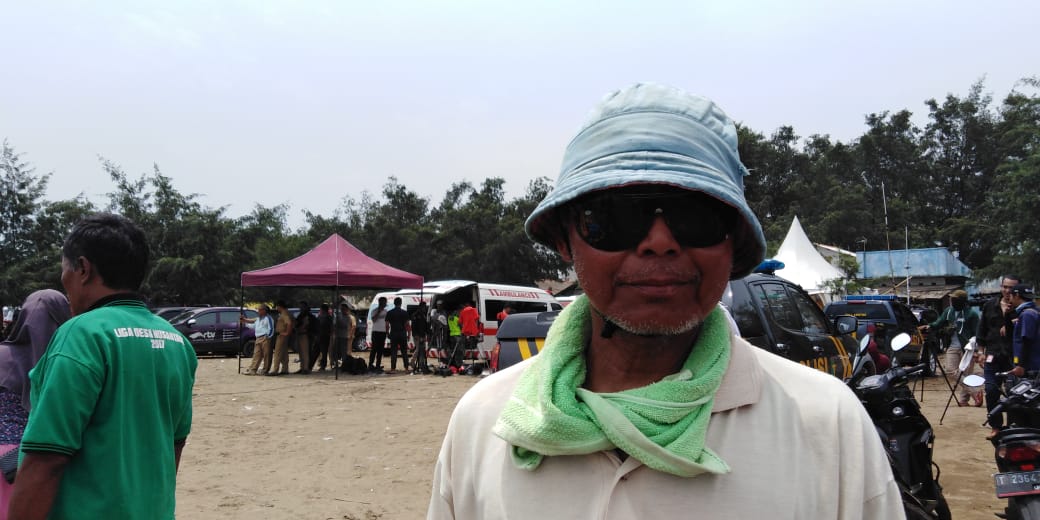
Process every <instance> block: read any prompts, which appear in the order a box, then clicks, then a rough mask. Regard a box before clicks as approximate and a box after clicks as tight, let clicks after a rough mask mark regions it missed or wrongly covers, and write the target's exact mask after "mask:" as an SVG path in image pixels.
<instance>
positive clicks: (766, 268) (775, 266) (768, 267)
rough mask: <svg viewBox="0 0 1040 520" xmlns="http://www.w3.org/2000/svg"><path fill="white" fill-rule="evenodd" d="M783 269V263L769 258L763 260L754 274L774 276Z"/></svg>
mask: <svg viewBox="0 0 1040 520" xmlns="http://www.w3.org/2000/svg"><path fill="white" fill-rule="evenodd" d="M783 268H784V263H783V262H781V261H779V260H777V259H775V258H767V259H765V260H763V261H762V263H761V264H758V267H756V268H755V270H754V272H756V273H762V274H773V273H775V272H777V271H779V270H781V269H783Z"/></svg>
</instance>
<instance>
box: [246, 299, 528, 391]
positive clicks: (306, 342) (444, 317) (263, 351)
mask: <svg viewBox="0 0 1040 520" xmlns="http://www.w3.org/2000/svg"><path fill="white" fill-rule="evenodd" d="M299 304H300V307H299V312H298V313H297V314H296V316H295V318H294V317H293V316H292V313H291V312H290V311H289V309H288V307H287V304H286V302H284V301H278V302H277V303H276V304H275V306H274V309H270V308H268V307H267V305H264V304H261V305H259V306H258V307H257V308H256V310H257V314H258V316H257V317H255V318H248V317H245V316H243V317H242V318H241V321H242V322H243V323H244V324H245V325H246V326H248V327H252V328H253V329H254V333H255V338H256V339H255V343H254V348H253V355H252V358H251V360H250V363H249V365H248V367H247V368H246V369H245V371H243V374H244V375H247V376H252V375H267V376H278V375H284V374H288V373H290V369H289V364H290V361H291V360H290V359H289V351H290V349H291V348H295V350H296V352H297V354H298V358H297V359H296V362H298V363H299V368H298V369H297V370H295V371H292V372H291V373H294V374H308V373H310V372H311V371H313V370H315V366H317V368H316V370H317V371H319V372H324V371H325V370H326V369H327V368H333V367H336V366H337V365H338V366H339V367H341V369H342V370H349V368H348V365H349V363H350V362H351V361H354V360H355V359H356V358H354V354H355V353H358V354H360V352H355V350H354V348H353V346H354V345H358V344H360V343H359V342H358V339H359V338H357V337H356V335H357V334H358V330H359V327H358V325H359V323H358V319H357V317H356V316H355V314H354V312H353V311H354V309H353V306H352V305H351V304H349V303H347V302H346V301H343V302H342V303H341V304H340V308H339V310H338V312H337V313H336V314H335V315H334V314H333V313H332V311H331V308H330V306H329V304H327V303H323V304H321V306H320V308H319V310H318V313H317V316H315V315H314V314H312V313H311V312H310V307H309V305H308V303H307V302H306V301H301V302H299ZM511 312H512V309H511V307H510V306H508V305H506V306H505V307H504V308H503V310H502V311H501V312H499V313H498V315H497V316H496V318H497V319H498V321H500V322H501V321H502V320H504V319H505V317H506V316H508V315H509V314H510V313H511ZM367 319H368V322H369V323H370V325H369V326H370V327H371V329H372V332H371V342H370V344H367V345H366V347H367V350H368V363H367V365H366V368H365V370H364V372H365V373H369V374H383V373H386V374H394V373H397V370H398V360H399V359H400V361H401V367H402V368H403V370H404V372H406V373H412V374H429V373H432V372H433V370H432V369H431V368H430V363H429V359H430V358H433V359H436V360H437V363H438V365H439V366H442V367H444V368H445V369H447V370H449V371H450V372H452V373H458V372H459V371H460V370H462V369H463V368H465V358H466V354H467V353H472V352H477V351H478V350H479V348H478V346H479V343H480V341H481V340H482V338H483V333H484V331H483V325H482V324H481V322H480V313H479V311H477V308H476V304H475V302H472V301H470V302H467V303H465V304H464V305H461V306H451V307H450V308H446V306H445V302H444V301H442V300H438V301H437V302H436V304H435V306H434V308H433V309H430V307H429V305H427V303H426V302H425V301H422V302H420V303H419V305H418V306H416V307H415V308H414V309H413V310H411V311H409V310H408V309H407V308H406V307H405V306H404V305H403V303H402V299H401V298H400V297H397V298H394V300H393V301H392V302H388V301H387V299H386V298H385V297H380V298H378V299H377V300H376V302H375V304H374V305H373V306H372V307H371V308H370V309H369V312H368V317H367ZM361 339H362V340H363V339H364V338H361ZM386 355H389V358H390V359H389V361H390V366H389V369H387V368H386V367H385V366H384V365H383V357H384V356H386ZM350 371H351V373H355V371H353V370H350Z"/></svg>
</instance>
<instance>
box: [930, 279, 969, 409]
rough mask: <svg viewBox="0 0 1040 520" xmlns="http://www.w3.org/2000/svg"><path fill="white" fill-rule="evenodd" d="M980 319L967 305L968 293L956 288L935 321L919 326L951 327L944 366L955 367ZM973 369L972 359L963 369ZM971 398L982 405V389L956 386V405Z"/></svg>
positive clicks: (958, 363)
mask: <svg viewBox="0 0 1040 520" xmlns="http://www.w3.org/2000/svg"><path fill="white" fill-rule="evenodd" d="M980 319H981V316H980V315H979V311H978V309H976V308H975V307H972V306H970V305H968V293H967V292H965V291H963V290H960V289H958V290H956V291H953V292H952V293H950V305H948V306H947V307H946V308H945V309H943V311H942V313H940V314H939V317H938V318H936V319H935V321H933V322H931V323H929V324H927V325H922V326H920V327H919V328H920V329H923V330H926V331H927V330H933V329H939V328H940V327H949V328H950V329H952V332H953V333H952V334H950V345H949V346H948V347H947V348H946V363H945V366H947V367H957V366H959V365H960V362H961V358H962V357H963V355H964V347H966V346H968V342H969V341H970V340H971V338H972V337H973V336H975V333H976V332H977V331H978V329H979V321H980ZM974 369H975V362H974V360H973V361H972V362H971V363H970V364H969V366H968V369H967V370H965V373H966V374H971V373H973V372H974ZM971 398H974V399H975V406H982V389H981V388H968V387H967V386H966V385H958V386H957V405H958V406H968V405H969V404H970V399H971Z"/></svg>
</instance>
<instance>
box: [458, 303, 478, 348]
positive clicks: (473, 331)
mask: <svg viewBox="0 0 1040 520" xmlns="http://www.w3.org/2000/svg"><path fill="white" fill-rule="evenodd" d="M474 305H475V304H474V303H473V302H468V303H466V306H465V307H463V308H462V310H461V311H459V325H460V326H461V327H462V338H463V341H464V343H463V345H465V347H466V348H467V349H475V348H477V339H478V336H480V313H479V312H477V308H476V307H475V306H474Z"/></svg>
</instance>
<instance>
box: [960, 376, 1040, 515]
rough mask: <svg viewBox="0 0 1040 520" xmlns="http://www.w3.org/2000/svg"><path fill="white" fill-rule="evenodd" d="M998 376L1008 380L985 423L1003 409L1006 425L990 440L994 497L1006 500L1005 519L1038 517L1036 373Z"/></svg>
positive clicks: (1039, 390) (973, 380)
mask: <svg viewBox="0 0 1040 520" xmlns="http://www.w3.org/2000/svg"><path fill="white" fill-rule="evenodd" d="M998 377H1002V378H1004V379H1005V381H1006V382H1007V384H1006V385H1004V386H1005V388H1004V389H1003V390H1002V392H1003V393H1004V396H1005V397H1004V398H1003V399H1001V401H1000V404H998V405H997V406H996V407H994V408H993V411H992V412H990V414H989V416H988V417H987V418H986V422H990V419H992V418H995V417H997V415H998V414H1000V413H1002V412H1005V413H1007V417H1008V426H1007V427H1006V428H1004V429H1003V430H1001V431H1000V432H998V433H997V434H996V435H994V436H993V439H991V442H992V443H993V448H994V456H995V457H994V458H995V459H996V461H997V473H996V474H995V475H993V484H994V486H995V487H996V491H997V497H998V498H1006V499H1008V505H1007V507H1006V508H1005V509H1004V512H1005V517H1006V518H1009V519H1011V520H1040V381H1038V380H1037V378H1036V376H1035V375H1033V376H1032V377H1029V378H1026V379H1017V378H1015V377H1014V376H1013V375H1010V374H1009V373H1007V372H1005V373H1002V374H998ZM969 379H970V380H969ZM964 383H965V384H966V385H968V386H981V385H983V384H985V380H984V379H983V378H981V377H979V376H974V375H973V376H968V377H967V378H965V381H964ZM998 516H999V515H998Z"/></svg>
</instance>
